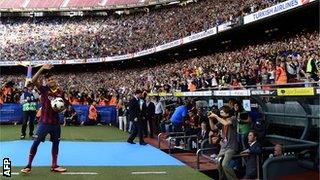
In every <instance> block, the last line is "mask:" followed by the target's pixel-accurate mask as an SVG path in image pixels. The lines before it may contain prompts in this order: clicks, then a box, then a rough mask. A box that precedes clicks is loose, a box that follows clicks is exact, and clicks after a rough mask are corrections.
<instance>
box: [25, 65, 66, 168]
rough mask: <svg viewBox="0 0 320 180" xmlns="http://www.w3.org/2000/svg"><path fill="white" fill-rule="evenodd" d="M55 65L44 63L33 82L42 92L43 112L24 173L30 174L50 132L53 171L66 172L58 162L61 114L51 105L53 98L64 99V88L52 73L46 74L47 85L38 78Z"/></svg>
mask: <svg viewBox="0 0 320 180" xmlns="http://www.w3.org/2000/svg"><path fill="white" fill-rule="evenodd" d="M52 67H53V65H51V64H45V65H43V66H42V67H41V68H40V69H39V70H38V72H37V73H36V74H35V75H34V76H33V78H32V81H31V82H32V83H34V84H35V85H36V87H37V88H38V90H39V91H40V93H41V103H42V110H41V111H42V113H41V117H40V119H39V125H38V129H37V133H36V137H35V138H34V141H33V144H32V146H31V149H30V154H29V161H28V165H27V166H26V167H25V168H23V169H21V172H22V173H24V174H29V173H30V172H31V167H32V161H33V158H34V157H35V155H36V153H37V149H38V146H39V144H40V142H44V141H45V138H46V136H47V134H50V141H52V149H51V154H52V165H51V171H53V172H65V171H66V169H65V168H62V167H59V166H58V164H57V158H58V151H59V142H60V134H61V128H60V124H59V115H58V112H57V111H55V110H54V109H53V108H52V107H51V100H54V99H55V98H58V97H60V98H62V99H64V96H63V94H64V93H63V92H62V90H60V89H59V87H58V84H57V82H56V80H55V78H54V76H52V75H49V74H48V75H46V76H45V78H46V84H47V85H46V86H42V85H41V84H40V83H39V82H38V78H39V76H40V74H41V73H42V72H43V70H49V69H51V68H52ZM64 101H65V105H66V106H68V105H69V103H68V101H66V100H64Z"/></svg>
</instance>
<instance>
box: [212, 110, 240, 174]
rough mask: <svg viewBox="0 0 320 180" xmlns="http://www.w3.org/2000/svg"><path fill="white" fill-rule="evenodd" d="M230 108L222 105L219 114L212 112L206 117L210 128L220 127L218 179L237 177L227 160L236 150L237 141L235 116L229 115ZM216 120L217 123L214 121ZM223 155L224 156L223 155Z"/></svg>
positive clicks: (229, 159)
mask: <svg viewBox="0 0 320 180" xmlns="http://www.w3.org/2000/svg"><path fill="white" fill-rule="evenodd" d="M231 113H232V110H231V108H230V107H228V106H223V107H222V108H221V109H220V116H221V117H220V116H218V115H217V114H214V113H210V114H209V116H208V118H209V120H210V125H212V129H221V130H222V134H221V138H222V139H221V141H220V145H221V149H220V152H219V155H218V159H220V158H223V160H222V162H221V163H219V167H218V170H219V179H225V178H226V179H228V180H231V179H237V176H236V174H235V172H234V171H233V169H232V168H231V167H229V162H230V161H231V159H232V156H233V155H234V154H236V152H237V150H238V142H237V133H236V129H237V121H236V117H235V116H231V115H230V114H231ZM214 120H217V121H218V123H214ZM223 156H224V157H223Z"/></svg>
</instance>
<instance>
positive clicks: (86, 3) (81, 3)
mask: <svg viewBox="0 0 320 180" xmlns="http://www.w3.org/2000/svg"><path fill="white" fill-rule="evenodd" d="M99 2H100V0H70V1H69V3H68V4H67V6H66V7H95V6H98V5H99Z"/></svg>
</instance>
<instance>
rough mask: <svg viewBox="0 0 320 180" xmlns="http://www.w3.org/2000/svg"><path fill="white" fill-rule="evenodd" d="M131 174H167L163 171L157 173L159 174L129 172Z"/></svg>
mask: <svg viewBox="0 0 320 180" xmlns="http://www.w3.org/2000/svg"><path fill="white" fill-rule="evenodd" d="M131 174H167V172H165V171H159V172H131Z"/></svg>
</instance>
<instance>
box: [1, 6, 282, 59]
mask: <svg viewBox="0 0 320 180" xmlns="http://www.w3.org/2000/svg"><path fill="white" fill-rule="evenodd" d="M110 2H111V1H110ZM79 3H82V5H83V6H91V5H93V4H94V3H99V1H73V0H71V1H69V3H68V5H67V7H71V6H76V4H78V5H79ZM225 3H228V5H226V4H225ZM275 3H276V1H272V2H269V1H245V3H243V5H242V6H239V5H238V4H237V3H233V2H229V1H226V2H219V3H215V2H214V1H210V0H203V1H199V2H197V3H192V4H188V5H186V6H169V7H167V8H161V9H159V10H154V11H151V12H149V13H146V12H139V13H135V14H133V15H123V16H119V15H110V16H108V17H94V18H92V17H87V18H55V17H50V18H43V19H41V18H37V19H35V20H32V21H31V20H30V19H24V18H21V19H19V18H3V19H2V20H1V21H2V25H1V26H2V28H3V29H4V31H3V32H2V33H4V34H6V36H4V37H5V39H4V40H3V41H2V42H1V49H0V52H1V53H0V54H1V56H0V59H1V60H2V61H10V60H19V61H23V60H32V61H37V60H57V59H59V60H68V59H83V58H93V57H107V56H113V55H121V54H128V53H134V52H138V51H141V50H144V49H148V48H152V47H155V46H158V45H162V44H165V43H168V42H171V41H174V40H177V39H180V38H183V37H186V36H189V35H191V34H195V33H197V32H200V31H203V30H206V29H208V28H210V27H214V26H216V25H220V24H221V23H223V22H226V21H232V20H236V19H237V18H239V17H240V16H241V15H244V14H248V13H252V12H255V11H257V10H259V9H262V8H264V7H268V6H271V5H273V4H275ZM0 7H1V6H0ZM188 14H193V16H189V15H188ZM13 22H15V23H13ZM17 22H19V23H17ZM39 27H41V28H39ZM159 27H161V28H159ZM141 37H144V38H143V40H141ZM13 52H19V53H18V54H13Z"/></svg>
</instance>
